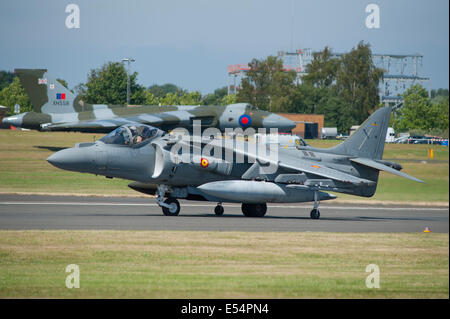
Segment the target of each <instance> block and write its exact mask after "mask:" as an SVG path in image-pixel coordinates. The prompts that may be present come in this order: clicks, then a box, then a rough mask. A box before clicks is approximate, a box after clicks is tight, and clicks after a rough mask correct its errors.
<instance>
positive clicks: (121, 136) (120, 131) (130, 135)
mask: <svg viewBox="0 0 450 319" xmlns="http://www.w3.org/2000/svg"><path fill="white" fill-rule="evenodd" d="M157 133H158V129H156V128H154V127H151V126H148V125H134V124H129V125H123V126H121V127H118V128H116V129H115V130H114V131H112V132H111V133H109V134H108V135H106V136H104V137H103V138H101V139H100V141H102V142H103V143H105V144H116V145H134V144H139V143H141V142H143V141H145V140H148V139H150V138H153V137H155V136H156V135H157Z"/></svg>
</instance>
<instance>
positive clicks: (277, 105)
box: [237, 56, 296, 112]
mask: <svg viewBox="0 0 450 319" xmlns="http://www.w3.org/2000/svg"><path fill="white" fill-rule="evenodd" d="M248 66H249V71H248V72H247V76H246V77H245V78H244V79H242V82H241V89H240V90H239V91H238V93H237V101H238V102H248V103H251V104H253V105H255V106H257V107H259V108H260V109H263V110H270V111H273V112H277V111H283V110H285V109H289V108H290V106H286V105H285V104H286V102H287V101H290V100H292V99H293V97H291V96H290V95H291V94H293V93H295V90H292V88H293V86H294V84H293V83H294V80H295V78H296V73H295V72H294V71H288V72H286V71H285V70H284V69H283V62H282V61H281V59H279V58H277V57H274V56H269V57H267V59H265V60H258V59H253V60H252V61H251V62H250V63H249V64H248Z"/></svg>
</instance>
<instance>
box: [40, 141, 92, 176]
mask: <svg viewBox="0 0 450 319" xmlns="http://www.w3.org/2000/svg"><path fill="white" fill-rule="evenodd" d="M91 154H92V152H88V151H86V149H83V148H77V147H75V148H67V149H64V150H61V151H59V152H56V153H54V154H52V155H50V156H49V157H48V158H47V162H49V163H50V164H52V165H53V166H55V167H58V168H61V169H64V170H68V171H75V172H90V171H92V170H93V169H94V159H93V156H92V155H91Z"/></svg>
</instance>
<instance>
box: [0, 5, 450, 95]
mask: <svg viewBox="0 0 450 319" xmlns="http://www.w3.org/2000/svg"><path fill="white" fill-rule="evenodd" d="M70 3H75V4H77V5H78V6H79V8H80V28H79V29H68V28H67V27H66V25H65V21H66V17H67V16H68V15H69V14H68V13H66V12H65V9H66V6H67V5H68V4H70ZM370 3H375V4H377V5H378V6H379V8H380V28H379V29H368V28H367V27H366V25H365V20H366V17H367V15H368V13H366V12H365V8H366V6H367V5H368V4H370ZM0 35H1V45H0V57H1V59H0V69H1V70H10V71H12V70H13V69H14V68H47V69H49V71H50V72H51V73H52V74H53V75H54V76H55V77H59V78H63V79H65V80H66V81H68V82H69V86H70V87H73V86H75V85H76V84H78V83H80V82H85V81H86V78H87V74H88V72H89V70H90V69H92V68H97V67H100V66H101V65H102V64H103V63H105V62H107V61H120V60H121V59H122V58H123V57H128V56H130V57H133V58H135V59H136V62H134V63H133V64H132V70H133V71H138V72H139V75H138V82H139V83H140V84H142V85H145V86H150V85H152V84H155V83H156V84H164V83H168V82H170V83H175V84H177V85H179V86H181V87H182V88H185V89H188V90H198V91H200V92H202V93H203V94H206V93H209V92H212V91H214V89H216V88H219V87H222V86H225V85H226V84H227V66H228V65H229V64H237V63H247V62H249V61H250V60H251V59H252V58H255V57H256V58H265V57H266V56H268V55H276V53H277V52H278V51H279V50H290V49H291V45H292V43H293V47H294V48H295V49H296V48H312V49H313V50H320V49H323V47H324V46H326V45H328V46H330V47H331V48H332V49H333V50H334V51H336V52H345V51H348V50H350V49H351V48H352V47H355V46H356V45H357V44H358V42H359V41H361V40H364V41H365V42H368V43H370V44H371V46H372V51H373V52H374V53H395V54H409V53H421V54H423V55H424V59H423V71H424V74H423V75H424V76H429V77H431V87H432V88H439V87H444V88H448V87H449V71H448V70H449V2H448V0H428V1H425V0H385V1H363V0H343V1H335V0H314V1H312V0H311V1H300V0H294V1H293V0H221V1H215V0H190V1H189V0H161V1H160V0H150V1H144V0H128V1H125V0H123V1H114V0H86V1H85V0H71V1H64V0H54V1H47V0H40V1H29V0H28V1H27V0H2V1H1V2H0ZM291 38H292V39H293V41H292V40H291Z"/></svg>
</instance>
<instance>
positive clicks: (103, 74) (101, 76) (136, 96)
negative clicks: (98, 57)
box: [81, 62, 146, 104]
mask: <svg viewBox="0 0 450 319" xmlns="http://www.w3.org/2000/svg"><path fill="white" fill-rule="evenodd" d="M137 75H138V73H137V72H134V73H132V74H130V104H144V103H145V100H146V95H145V89H144V87H143V86H141V85H139V84H137V82H136V79H137ZM81 92H84V95H83V100H84V101H85V102H87V103H93V104H126V102H127V71H126V69H125V66H124V65H123V64H122V63H120V62H108V63H106V64H104V65H103V66H102V67H101V68H98V69H92V70H91V71H90V73H89V75H88V81H87V83H86V84H85V85H84V86H83V88H81Z"/></svg>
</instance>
